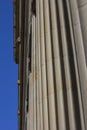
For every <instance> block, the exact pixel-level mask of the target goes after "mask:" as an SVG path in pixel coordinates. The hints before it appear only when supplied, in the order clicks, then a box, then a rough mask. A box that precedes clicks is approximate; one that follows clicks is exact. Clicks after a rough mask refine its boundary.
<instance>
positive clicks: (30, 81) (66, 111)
mask: <svg viewBox="0 0 87 130" xmlns="http://www.w3.org/2000/svg"><path fill="white" fill-rule="evenodd" d="M14 58H15V61H16V63H17V64H18V68H19V69H18V121H19V123H18V124H19V130H87V99H86V98H87V0H14Z"/></svg>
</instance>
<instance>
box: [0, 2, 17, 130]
mask: <svg viewBox="0 0 87 130" xmlns="http://www.w3.org/2000/svg"><path fill="white" fill-rule="evenodd" d="M17 72H18V71H17V65H16V64H15V62H14V58H13V0H0V130H17V122H18V121H17V104H18V103H17V101H18V97H17V89H18V88H17V84H16V81H17V77H18V74H17Z"/></svg>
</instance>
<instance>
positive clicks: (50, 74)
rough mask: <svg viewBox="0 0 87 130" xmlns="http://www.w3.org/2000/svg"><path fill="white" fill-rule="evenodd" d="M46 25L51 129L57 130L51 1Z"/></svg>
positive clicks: (45, 5) (46, 1)
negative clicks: (50, 14)
mask: <svg viewBox="0 0 87 130" xmlns="http://www.w3.org/2000/svg"><path fill="white" fill-rule="evenodd" d="M43 4H44V21H45V23H44V25H45V46H46V67H47V85H48V86H47V87H48V105H49V107H48V108H49V127H50V130H56V129H57V127H56V111H55V95H54V78H53V65H52V64H53V63H52V47H51V34H50V19H49V1H48V0H44V3H43Z"/></svg>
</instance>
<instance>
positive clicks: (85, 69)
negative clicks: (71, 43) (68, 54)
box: [70, 0, 87, 129]
mask: <svg viewBox="0 0 87 130" xmlns="http://www.w3.org/2000/svg"><path fill="white" fill-rule="evenodd" d="M70 6H71V12H72V20H73V29H74V36H75V47H76V54H77V62H78V70H79V78H80V85H81V94H82V102H83V108H84V117H85V125H86V129H87V123H86V122H87V99H86V98H87V66H86V59H85V53H84V47H83V38H82V32H81V24H80V19H79V12H78V6H77V1H76V0H73V1H72V0H70Z"/></svg>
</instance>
